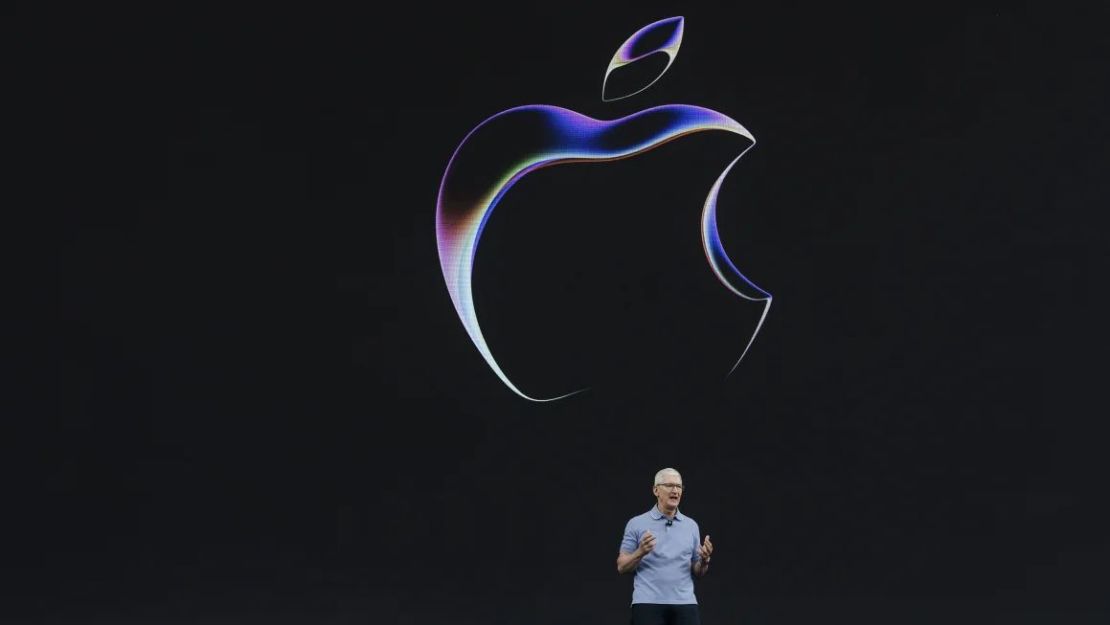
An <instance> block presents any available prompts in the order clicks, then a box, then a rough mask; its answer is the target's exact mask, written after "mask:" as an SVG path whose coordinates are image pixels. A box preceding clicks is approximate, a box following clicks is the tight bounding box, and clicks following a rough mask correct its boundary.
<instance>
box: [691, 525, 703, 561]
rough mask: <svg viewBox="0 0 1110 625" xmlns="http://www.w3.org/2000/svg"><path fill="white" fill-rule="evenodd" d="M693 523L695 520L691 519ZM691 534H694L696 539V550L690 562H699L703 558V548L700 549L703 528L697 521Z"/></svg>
mask: <svg viewBox="0 0 1110 625" xmlns="http://www.w3.org/2000/svg"><path fill="white" fill-rule="evenodd" d="M691 523H693V521H691ZM691 536H693V540H694V552H693V555H691V556H690V562H697V561H698V560H701V550H700V549H699V548H700V547H701V528H699V527H698V524H697V523H694V531H693V533H692V534H691Z"/></svg>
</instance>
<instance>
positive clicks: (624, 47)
mask: <svg viewBox="0 0 1110 625" xmlns="http://www.w3.org/2000/svg"><path fill="white" fill-rule="evenodd" d="M685 24H686V21H685V19H684V18H682V17H681V16H679V17H668V18H667V19H663V20H659V21H658V22H653V23H651V24H648V25H647V26H644V27H643V28H641V29H640V30H637V31H636V32H635V33H633V34H632V36H631V37H629V38H628V40H627V41H625V42H624V43H623V44H621V47H619V48H617V52H616V54H614V55H613V59H612V60H611V61H609V67H608V68H607V69H606V70H605V78H604V80H602V81H601V99H602V101H604V102H615V101H616V100H622V99H624V98H628V97H631V96H634V95H636V94H637V93H640V92H641V91H644V90H645V89H647V88H648V87H650V86H652V85H654V84H655V83H656V82H657V81H658V80H659V79H660V78H662V77H663V74H665V73H667V70H668V69H670V67H671V63H674V57H675V56H677V55H678V48H679V46H681V45H682V30H683V27H684V26H685ZM666 29H673V30H674V32H673V33H671V36H670V37H668V38H667V40H666V41H665V42H663V45H661V46H659V47H658V48H654V49H651V50H647V51H645V52H641V53H639V54H635V53H634V52H633V51H634V50H635V49H636V47H637V45H638V44H639V43H640V42H641V41H642V40H643V39H644V37H645V36H647V35H650V34H652V33H655V32H658V31H661V30H666ZM656 52H662V53H664V54H666V55H667V65H666V67H664V68H663V69H662V71H660V72H659V75H658V76H656V77H655V78H654V79H653V80H652V81H651V82H649V83H648V84H646V85H644V86H643V87H641V88H640V89H638V90H636V91H633V92H632V93H627V94H625V95H622V96H617V97H615V98H610V97H608V96H607V95H606V86H607V85H608V84H609V75H610V74H612V73H613V70H615V69H617V68H618V67H623V66H625V65H628V64H629V63H635V62H636V61H639V60H640V59H643V58H646V57H648V56H651V55H652V54H655V53H656Z"/></svg>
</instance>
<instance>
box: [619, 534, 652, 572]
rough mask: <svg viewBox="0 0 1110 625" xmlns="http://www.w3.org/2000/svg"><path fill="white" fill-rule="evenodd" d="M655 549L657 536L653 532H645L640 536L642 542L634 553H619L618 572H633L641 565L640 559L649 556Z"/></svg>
mask: <svg viewBox="0 0 1110 625" xmlns="http://www.w3.org/2000/svg"><path fill="white" fill-rule="evenodd" d="M653 549H655V536H652V535H651V532H646V531H645V532H644V533H643V534H642V535H641V536H640V544H639V545H638V546H637V547H636V551H633V552H632V553H625V552H623V551H622V552H620V553H618V554H617V572H618V573H631V572H632V571H635V570H636V567H638V566H640V560H643V559H644V558H645V557H647V554H649V553H651V552H652V550H653Z"/></svg>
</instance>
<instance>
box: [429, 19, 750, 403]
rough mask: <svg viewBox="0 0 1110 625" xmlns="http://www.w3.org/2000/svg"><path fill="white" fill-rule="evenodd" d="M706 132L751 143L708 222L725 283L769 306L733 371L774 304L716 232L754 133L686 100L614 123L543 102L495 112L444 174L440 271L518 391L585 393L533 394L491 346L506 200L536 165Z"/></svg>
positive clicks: (604, 156)
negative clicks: (490, 310)
mask: <svg viewBox="0 0 1110 625" xmlns="http://www.w3.org/2000/svg"><path fill="white" fill-rule="evenodd" d="M648 28H650V26H649V27H648ZM641 32H643V31H642V30H641ZM680 34H681V33H680ZM634 38H635V37H634ZM622 49H623V48H622ZM706 131H723V132H727V133H731V134H735V135H739V136H741V137H744V138H745V139H747V140H748V141H749V142H750V143H747V145H745V146H744V148H743V149H742V150H741V152H740V153H739V154H738V155H737V156H736V158H735V159H733V160H732V162H730V163H729V165H728V166H727V167H725V169H724V171H722V172H721V174H720V176H719V177H718V178H717V180H716V182H715V183H714V184H713V186H712V188H711V189H710V191H709V195H708V196H707V197H706V200H705V204H704V206H703V211H702V218H701V236H702V247H703V249H704V250H705V255H706V258H707V259H708V260H709V266H710V267H711V269H712V270H713V273H714V274H715V275H716V276H717V279H718V280H720V281H721V283H722V284H724V285H725V287H726V288H728V289H729V290H730V291H732V292H733V293H735V294H736V295H738V296H740V297H742V298H744V299H747V300H752V301H762V302H765V306H764V310H763V315H762V316H761V317H760V320H759V324H758V325H757V326H756V328H755V331H754V332H753V333H752V336H751V338H750V339H749V340H748V343H747V345H746V346H745V348H744V351H743V353H741V355H740V359H738V360H737V361H736V364H735V365H733V367H732V370H735V368H736V365H738V364H739V363H740V360H742V359H743V358H744V355H745V354H747V351H748V349H749V348H750V347H751V344H752V342H753V341H754V340H755V336H756V334H758V333H759V329H760V327H761V326H762V325H763V320H764V319H765V318H766V316H767V311H768V310H769V309H770V304H771V295H770V294H769V293H767V292H766V291H764V290H763V289H761V288H759V287H758V286H756V285H755V284H753V283H752V282H751V281H750V280H748V279H747V278H746V277H745V276H744V275H743V274H742V273H740V271H739V270H737V268H736V266H735V265H734V264H733V263H732V261H731V260H730V259H729V257H728V255H727V254H726V253H725V251H724V247H723V245H722V244H721V238H720V235H719V233H718V231H717V196H718V194H719V193H720V189H721V184H722V182H723V181H724V179H725V176H727V175H728V173H729V171H731V170H732V167H733V166H734V165H735V164H736V163H737V161H739V160H740V158H741V157H742V156H743V155H744V153H745V152H747V151H748V150H749V149H750V148H751V147H752V146H753V145H755V138H754V137H753V136H752V135H751V133H749V132H748V131H747V130H746V129H745V128H744V127H743V126H741V125H740V124H739V123H738V122H736V121H735V120H733V119H731V118H729V117H727V116H726V115H724V114H722V113H718V112H716V111H713V110H710V109H707V108H703V107H700V106H692V105H686V104H668V105H664V106H658V107H654V108H650V109H646V110H643V111H640V112H638V113H634V114H632V115H629V116H627V117H623V118H620V119H615V120H611V121H606V120H599V119H593V118H591V117H587V116H585V115H582V114H580V113H577V112H575V111H571V110H569V109H565V108H560V107H557V106H550V105H543V104H535V105H528V106H521V107H517V108H513V109H509V110H506V111H502V112H500V113H498V114H496V115H494V116H492V117H490V118H489V119H487V120H485V121H484V122H482V123H481V124H479V125H478V126H477V127H475V128H474V130H472V131H470V133H469V134H468V135H467V136H466V137H465V138H464V139H463V141H462V143H460V144H459V147H458V148H457V149H456V150H455V153H454V155H452V157H451V161H450V162H449V163H448V165H447V170H446V171H445V172H444V175H443V180H442V182H441V183H440V187H439V196H438V200H437V204H436V241H437V245H438V248H439V262H440V267H441V269H442V270H443V277H444V279H445V280H446V282H447V290H448V292H449V293H450V296H451V301H452V302H453V303H454V305H455V311H456V312H457V313H458V315H459V319H460V320H461V321H462V324H463V326H464V327H465V328H466V331H467V333H468V334H469V335H470V338H471V340H472V341H474V345H475V346H476V347H477V348H478V351H479V352H480V353H481V354H482V357H483V358H485V360H486V362H487V363H488V364H489V366H490V368H492V369H493V371H494V373H496V374H497V376H498V377H499V378H501V381H502V382H504V383H505V385H506V386H508V387H509V388H510V389H511V390H512V391H513V392H514V393H516V394H517V395H519V396H521V397H523V398H525V399H529V400H532V401H552V400H556V399H561V398H563V397H567V396H569V395H573V394H574V393H578V392H580V391H581V390H585V389H580V390H579V391H574V392H572V393H567V394H564V395H560V396H558V397H551V398H546V399H544V398H536V397H531V396H529V395H527V394H525V393H524V392H523V391H521V390H520V389H519V388H517V387H516V385H514V384H513V382H512V381H511V380H510V379H509V377H508V376H507V375H506V374H505V372H504V371H503V370H502V369H501V367H500V365H499V364H498V363H497V360H496V359H495V358H494V357H493V354H492V353H491V352H490V349H489V346H488V345H487V344H486V340H485V337H484V336H483V335H482V328H481V326H480V324H479V323H478V315H477V312H476V311H475V309H474V292H473V284H472V279H473V273H474V258H475V255H476V254H477V250H478V242H479V240H480V239H481V236H482V230H483V229H484V227H485V225H486V222H487V221H488V220H489V218H490V215H491V214H492V213H493V209H494V208H496V206H497V204H498V202H500V200H501V198H502V197H504V195H505V193H507V192H508V191H509V189H510V188H512V186H513V185H514V184H515V183H516V182H517V181H518V180H520V179H521V178H522V177H524V176H525V175H527V174H529V173H531V172H533V171H536V170H537V169H540V168H543V167H549V166H552V165H560V164H564V163H576V162H599V161H611V160H617V159H623V158H628V157H631V156H635V155H637V154H642V153H644V152H647V151H649V150H652V149H654V148H657V147H659V146H661V145H663V144H665V143H667V142H669V141H673V140H675V139H678V138H679V137H682V136H685V135H689V134H693V133H698V132H706ZM490 137H511V138H512V139H513V140H512V141H510V142H509V143H511V147H510V148H509V149H508V150H506V149H505V146H504V145H501V144H497V143H496V142H495V141H494V139H491V138H490ZM493 145H497V149H493V148H492V146H493ZM491 159H494V160H492V161H491ZM732 370H730V373H731V371H732Z"/></svg>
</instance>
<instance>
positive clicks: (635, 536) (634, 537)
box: [621, 520, 640, 553]
mask: <svg viewBox="0 0 1110 625" xmlns="http://www.w3.org/2000/svg"><path fill="white" fill-rule="evenodd" d="M639 546H640V533H639V532H637V531H636V528H635V527H633V523H632V521H631V520H629V521H628V523H626V524H625V526H624V538H623V539H621V552H622V553H632V552H633V551H636V548H637V547H639Z"/></svg>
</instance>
